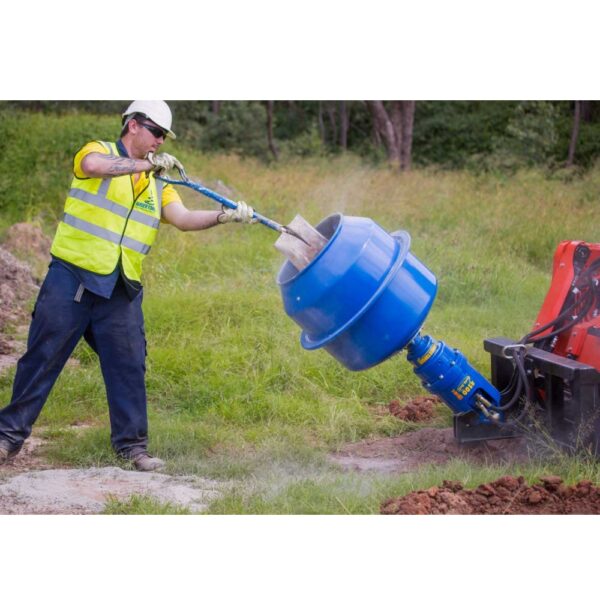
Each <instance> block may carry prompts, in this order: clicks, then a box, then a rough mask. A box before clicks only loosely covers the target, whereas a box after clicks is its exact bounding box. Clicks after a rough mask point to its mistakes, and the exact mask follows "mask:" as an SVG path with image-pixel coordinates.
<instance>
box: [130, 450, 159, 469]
mask: <svg viewBox="0 0 600 600" xmlns="http://www.w3.org/2000/svg"><path fill="white" fill-rule="evenodd" d="M131 463H132V464H133V466H134V467H135V468H136V470H138V471H157V470H158V469H162V468H163V467H164V466H165V461H164V460H160V458H156V457H155V456H150V455H149V454H148V453H147V452H141V453H140V454H136V455H135V456H134V457H132V458H131Z"/></svg>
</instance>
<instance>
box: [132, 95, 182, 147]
mask: <svg viewBox="0 0 600 600" xmlns="http://www.w3.org/2000/svg"><path fill="white" fill-rule="evenodd" d="M134 113H142V114H143V115H146V117H148V118H149V119H150V120H151V121H154V122H155V123H156V124H157V125H158V126H159V127H162V128H163V129H164V130H165V131H166V132H167V135H168V136H169V137H170V138H173V139H175V134H174V133H173V132H172V131H171V122H172V120H173V116H172V115H171V109H170V108H169V105H168V104H167V103H166V102H165V101H164V100H134V101H133V102H132V103H131V104H130V105H129V106H128V107H127V110H126V111H125V112H124V113H123V124H125V123H126V121H127V117H129V116H131V115H133V114H134Z"/></svg>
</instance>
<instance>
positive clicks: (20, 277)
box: [0, 246, 38, 331]
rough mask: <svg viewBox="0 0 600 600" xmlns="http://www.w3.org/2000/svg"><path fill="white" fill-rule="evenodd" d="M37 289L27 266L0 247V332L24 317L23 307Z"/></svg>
mask: <svg viewBox="0 0 600 600" xmlns="http://www.w3.org/2000/svg"><path fill="white" fill-rule="evenodd" d="M37 289H38V286H37V284H36V281H35V278H34V276H33V274H32V272H31V268H30V267H29V265H28V264H26V263H24V262H21V261H20V260H18V259H17V258H15V257H14V256H13V255H12V254H11V253H10V252H9V251H8V250H6V249H5V248H3V247H2V246H0V331H2V330H3V329H4V328H5V327H6V325H7V324H9V323H13V324H15V323H18V322H19V321H20V320H21V319H22V318H23V317H24V315H25V311H24V306H25V304H26V303H27V302H29V300H31V297H32V296H33V295H34V294H35V292H36V291H37Z"/></svg>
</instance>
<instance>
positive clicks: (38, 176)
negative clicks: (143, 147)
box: [0, 108, 120, 221]
mask: <svg viewBox="0 0 600 600" xmlns="http://www.w3.org/2000/svg"><path fill="white" fill-rule="evenodd" d="M119 132H120V121H119V119H118V118H115V117H114V116H112V117H108V116H107V117H104V116H94V115H64V116H56V115H44V114H41V113H26V112H18V111H14V110H12V109H10V108H9V109H4V110H0V211H2V213H3V216H4V217H5V218H7V219H9V220H10V221H18V220H23V219H25V220H31V219H34V218H36V217H38V218H39V217H41V218H42V220H44V221H48V220H50V221H56V219H57V218H58V216H59V215H60V213H61V211H62V208H63V205H64V200H65V194H66V191H67V187H68V185H69V182H70V179H71V172H72V162H73V157H74V155H75V153H76V152H77V150H78V149H79V148H80V147H81V146H82V145H83V144H85V143H86V142H87V141H90V140H94V139H104V140H115V139H117V137H118V135H119Z"/></svg>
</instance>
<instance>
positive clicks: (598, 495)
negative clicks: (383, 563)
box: [381, 475, 600, 515]
mask: <svg viewBox="0 0 600 600" xmlns="http://www.w3.org/2000/svg"><path fill="white" fill-rule="evenodd" d="M540 482H541V483H539V484H535V485H532V486H528V485H526V484H525V480H524V478H523V477H512V476H509V475H507V476H504V477H501V478H500V479H497V480H496V481H492V482H491V483H485V484H482V485H480V486H479V487H478V488H476V489H474V490H465V489H463V486H462V485H461V484H460V483H459V482H456V481H444V482H443V484H442V485H441V486H440V487H438V486H434V487H431V488H429V489H428V490H419V491H417V492H411V493H410V494H407V495H406V496H401V497H399V498H391V499H389V500H386V501H385V502H383V504H382V505H381V513H382V514H384V515H508V514H510V515H597V514H600V487H597V486H595V485H593V484H592V482H591V481H587V480H584V481H580V482H579V483H577V484H576V485H571V486H568V485H565V484H564V483H563V480H562V479H561V478H560V477H556V476H552V475H551V476H548V477H542V478H541V479H540Z"/></svg>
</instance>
